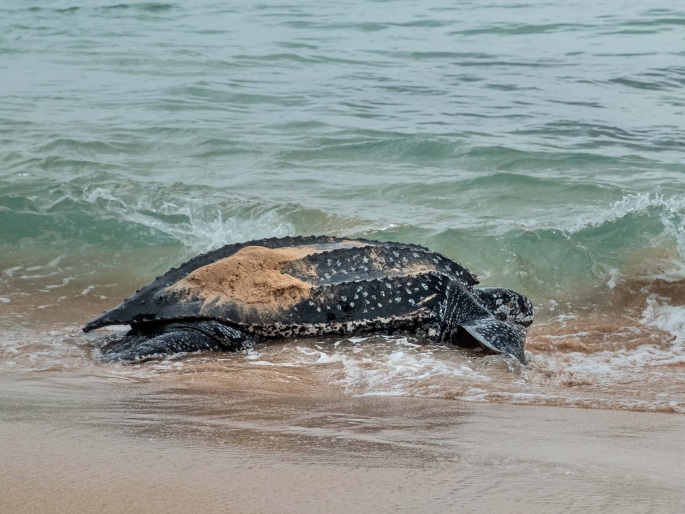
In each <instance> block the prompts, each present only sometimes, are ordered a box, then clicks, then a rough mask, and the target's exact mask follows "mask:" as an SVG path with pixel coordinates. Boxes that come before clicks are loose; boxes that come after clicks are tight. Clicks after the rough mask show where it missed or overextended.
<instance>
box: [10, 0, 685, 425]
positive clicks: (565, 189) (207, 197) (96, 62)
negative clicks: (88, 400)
mask: <svg viewBox="0 0 685 514" xmlns="http://www.w3.org/2000/svg"><path fill="white" fill-rule="evenodd" d="M683 24H685V11H683V9H681V8H680V7H678V6H676V5H675V4H673V3H670V2H669V3H663V4H661V5H657V4H653V3H652V4H650V5H649V6H645V5H644V3H643V2H630V1H628V2H621V5H620V8H618V9H617V8H616V6H611V5H606V6H605V5H599V4H597V3H596V2H593V3H590V2H586V1H578V2H572V3H570V4H566V5H565V6H559V5H554V6H552V5H551V4H539V3H536V4H526V3H512V2H467V3H462V4H460V5H458V6H455V5H452V4H451V3H448V2H439V1H435V2H427V3H426V2H423V3H420V4H417V3H411V2H392V3H390V2H347V3H336V4H335V5H332V4H330V5H328V4H321V3H316V2H312V3H306V2H305V3H299V4H297V5H285V4H278V5H276V4H273V5H272V4H263V3H254V2H248V3H243V4H241V6H240V7H230V6H223V5H219V4H216V3H213V2H207V1H201V2H193V4H192V5H185V4H182V3H178V2H167V3H138V2H131V3H124V4H116V5H114V4H110V3H107V2H90V3H88V5H84V6H81V5H79V6H76V5H74V4H72V3H69V2H66V1H61V0H60V1H56V2H52V3H50V4H49V5H47V4H45V3H44V2H39V3H35V2H28V3H26V2H14V3H7V4H4V5H3V6H2V7H0V34H2V36H1V37H0V76H2V79H0V142H1V145H0V330H2V338H1V340H0V349H1V350H2V357H1V358H0V369H2V372H3V374H4V375H5V376H7V377H13V378H12V380H15V379H17V380H19V382H18V383H22V382H21V381H22V380H23V379H25V378H31V377H34V376H39V377H40V376H43V375H42V374H41V373H43V372H45V371H46V370H47V371H49V372H50V373H57V374H58V375H59V373H69V372H72V371H73V370H81V371H80V373H84V374H85V375H88V376H93V377H100V378H101V377H108V376H110V374H116V375H117V376H126V377H134V378H141V379H142V378H144V379H145V380H171V379H172V377H183V376H186V375H189V374H190V375H193V374H206V373H209V374H212V373H216V374H219V375H220V376H221V377H222V380H227V381H228V382H227V384H229V385H230V387H233V386H235V387H238V385H239V384H234V383H233V382H232V381H233V380H238V381H239V380H242V379H243V378H241V377H245V376H247V375H250V374H254V375H255V376H259V377H260V380H261V383H262V384H263V387H264V388H266V389H270V388H274V389H278V388H279V387H283V386H284V384H287V385H288V387H291V386H294V384H298V383H300V382H302V381H305V382H307V381H313V383H314V384H315V385H312V387H315V388H317V390H318V389H321V390H325V391H329V392H331V394H333V393H336V394H337V393H343V394H345V395H349V396H360V397H365V396H411V397H436V398H449V399H460V400H466V401H469V402H489V403H493V402H507V403H516V404H531V405H547V406H549V405H554V406H574V407H593V408H600V409H625V410H644V411H660V412H679V413H682V412H683V411H685V378H684V374H683V366H685V350H684V347H683V343H684V341H685V337H684V336H683V334H685V293H683V291H684V290H685V288H684V287H683V286H684V283H683V281H685V237H684V236H683V234H684V233H685V193H684V192H683V191H685V165H683V156H684V154H683V150H682V148H683V143H684V142H685V130H684V129H683V126H682V119H683V114H684V112H683V111H684V104H683V100H682V94H681V93H682V87H683V85H684V84H685V52H683V51H682V44H681V43H682V35H681V34H682V26H683ZM311 233H317V234H320V233H328V234H333V235H346V236H365V237H368V238H376V239H381V240H396V241H403V242H413V243H420V244H424V245H426V246H428V247H430V248H431V249H433V250H436V251H439V252H441V253H444V254H445V255H447V256H449V257H450V258H453V259H455V260H457V261H458V262H460V263H462V264H464V265H465V266H467V267H468V268H470V269H471V270H472V271H473V272H475V273H476V274H478V276H479V278H480V280H481V282H482V283H483V284H484V285H494V286H504V287H511V288H515V289H517V290H520V291H521V292H524V293H526V294H527V295H529V296H530V297H531V298H532V299H533V301H534V303H535V305H536V307H537V312H538V316H537V321H536V323H535V325H534V326H533V329H532V330H531V332H530V335H529V340H528V346H527V349H528V352H529V360H530V365H529V366H528V367H527V368H525V369H522V368H520V367H519V366H517V365H515V364H513V363H512V362H509V361H507V360H506V359H504V358H502V357H492V356H489V357H483V356H481V355H478V354H475V353H469V352H467V351H464V350H459V349H454V348H445V347H437V346H430V345H426V344H424V343H423V342H422V341H416V340H406V339H388V338H375V339H374V338H372V339H371V340H356V339H354V340H351V341H347V340H345V341H336V340H312V341H289V342H285V343H275V344H269V345H261V346H258V347H256V348H255V349H253V350H251V351H249V352H244V353H239V354H235V355H223V354H222V355H199V356H189V357H186V358H179V359H170V360H168V361H161V362H151V363H146V364H140V365H135V366H120V365H103V364H100V363H98V360H97V356H98V346H99V344H100V343H99V340H98V338H97V337H85V336H84V335H82V334H81V333H80V332H79V327H80V326H82V325H83V324H84V323H85V322H87V321H88V320H90V319H91V318H92V317H93V316H95V315H96V314H98V313H99V312H100V311H102V310H104V309H107V308H110V307H112V306H114V305H116V304H117V303H118V302H119V301H120V300H121V299H123V298H125V297H126V296H128V295H130V294H131V293H132V292H133V291H134V290H135V289H136V288H137V287H140V286H141V285H143V284H145V283H147V282H148V281H150V280H151V279H153V278H154V276H155V275H156V274H159V273H162V272H164V271H165V270H166V269H167V268H168V267H169V266H171V265H177V264H179V263H181V262H182V261H183V260H185V259H186V258H189V257H190V256H192V255H194V254H195V253H197V252H201V251H207V250H209V249H213V248H217V247H219V246H221V245H223V244H226V243H229V242H236V241H243V240H247V239H254V238H259V237H269V236H282V235H287V234H311ZM36 374H37V375H36Z"/></svg>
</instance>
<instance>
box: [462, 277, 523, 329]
mask: <svg viewBox="0 0 685 514" xmlns="http://www.w3.org/2000/svg"><path fill="white" fill-rule="evenodd" d="M473 295H474V296H475V297H476V298H477V299H478V300H479V301H480V303H481V304H482V305H483V306H484V307H485V308H486V309H487V310H489V311H490V312H492V314H493V315H494V316H495V317H496V318H497V319H500V320H502V321H506V322H509V323H515V324H517V325H519V326H521V327H523V328H524V329H525V330H528V328H529V327H530V325H531V324H532V323H533V316H534V314H535V310H534V308H533V304H532V303H531V301H530V300H529V299H528V298H527V297H526V296H524V295H522V294H520V293H517V292H516V291H512V290H511V289H504V288H500V287H482V288H478V289H474V290H473Z"/></svg>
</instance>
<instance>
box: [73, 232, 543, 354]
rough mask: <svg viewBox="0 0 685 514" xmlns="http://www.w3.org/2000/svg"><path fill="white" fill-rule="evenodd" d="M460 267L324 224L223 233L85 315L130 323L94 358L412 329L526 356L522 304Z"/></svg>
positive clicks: (525, 304) (529, 311)
mask: <svg viewBox="0 0 685 514" xmlns="http://www.w3.org/2000/svg"><path fill="white" fill-rule="evenodd" d="M476 284H478V280H476V277H475V276H474V275H472V274H471V273H470V272H469V270H467V269H466V268H464V267H463V266H460V265H459V264H457V263H456V262H454V261H452V260H450V259H448V258H446V257H444V256H442V255H440V254H438V253H435V252H432V251H430V250H428V249H427V248H424V247H422V246H418V245H414V244H402V243H386V242H379V241H368V240H364V239H346V238H337V237H328V236H319V237H315V236H312V237H285V238H273V239H262V240H260V241H249V242H247V243H240V244H232V245H227V246H224V247H223V248H219V249H218V250H214V251H212V252H209V253H206V254H203V255H199V256H197V257H195V258H194V259H191V260H190V261H188V262H186V263H185V264H183V265H181V266H180V267H178V268H172V269H170V270H169V271H167V272H166V273H165V274H164V275H162V276H159V277H157V279H156V280H155V281H154V282H152V283H151V284H149V285H147V286H145V287H143V288H142V289H139V290H138V291H137V292H136V293H135V294H134V295H133V296H131V297H130V298H128V299H127V300H125V301H124V302H122V303H121V304H120V305H119V306H117V307H115V308H113V309H112V310H109V311H106V312H104V313H103V314H102V315H101V316H99V317H98V318H96V319H94V320H93V321H91V322H90V323H88V324H87V325H86V326H85V327H84V328H83V330H84V331H85V332H89V331H91V330H94V329H96V328H100V327H104V326H107V325H120V324H128V325H131V330H130V331H129V332H128V333H127V334H126V335H124V336H122V337H120V338H118V339H116V338H115V339H116V340H115V342H114V343H110V344H108V345H106V346H105V348H104V350H103V359H104V360H107V361H113V360H123V361H126V360H137V359H143V358H148V357H151V356H153V355H158V354H168V353H175V352H192V351H198V350H239V349H242V348H246V347H248V346H249V345H251V344H252V343H253V342H254V340H255V339H258V338H285V337H304V336H320V335H325V334H335V335H341V336H345V335H350V334H360V333H373V332H381V333H385V334H411V335H416V336H418V337H425V338H427V339H429V340H433V341H436V342H451V343H455V344H458V345H460V346H480V347H483V348H485V349H488V350H490V351H492V352H497V353H505V354H509V355H512V356H514V357H515V358H517V359H518V360H519V361H521V362H522V363H524V364H525V356H524V351H523V349H524V343H525V332H526V330H527V329H528V327H529V326H530V324H531V323H532V322H533V306H532V304H531V303H530V301H529V300H528V298H526V297H525V296H523V295H521V294H518V293H516V292H514V291H511V290H509V289H500V288H473V286H474V285H476Z"/></svg>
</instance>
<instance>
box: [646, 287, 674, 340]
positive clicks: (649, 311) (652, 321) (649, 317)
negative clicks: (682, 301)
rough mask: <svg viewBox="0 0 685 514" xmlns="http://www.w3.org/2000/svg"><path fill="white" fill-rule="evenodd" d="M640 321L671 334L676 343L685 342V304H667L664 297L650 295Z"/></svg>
mask: <svg viewBox="0 0 685 514" xmlns="http://www.w3.org/2000/svg"><path fill="white" fill-rule="evenodd" d="M640 322H641V323H643V324H645V325H651V326H653V327H656V328H658V329H660V330H663V331H665V332H668V333H670V334H672V335H673V337H674V340H675V342H676V343H677V344H680V343H683V342H685V305H676V306H673V305H669V304H668V303H667V301H666V300H665V299H662V298H659V297H656V296H650V297H649V298H647V307H646V308H645V310H644V311H643V313H642V319H641V320H640Z"/></svg>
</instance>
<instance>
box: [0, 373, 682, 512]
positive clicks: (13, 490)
mask: <svg viewBox="0 0 685 514" xmlns="http://www.w3.org/2000/svg"><path fill="white" fill-rule="evenodd" d="M2 382H3V384H2V387H1V388H0V391H1V392H0V398H1V399H0V408H1V409H2V412H4V413H5V414H6V416H5V417H4V419H2V420H1V421H0V437H1V438H2V441H3V444H2V447H3V450H2V453H1V456H0V510H2V512H27V513H28V512H31V513H38V512H46V513H47V512H50V513H59V512H103V513H105V512H107V513H109V512H112V513H114V512H165V513H169V512H192V511H196V512H231V513H233V512H235V513H250V512H496V511H502V512H622V513H623V512H683V511H684V510H685V478H684V475H685V465H684V464H683V459H682V455H683V434H685V417H683V416H682V415H677V414H663V413H640V412H625V411H611V410H584V409H562V408H555V407H526V406H511V405H498V404H483V405H480V404H468V403H464V402H460V401H450V400H436V399H426V398H394V397H372V398H355V397H350V396H346V395H343V394H341V393H337V392H335V391H334V390H332V389H331V390H324V391H320V390H319V391H317V388H316V387H315V383H314V382H311V383H306V380H305V381H304V382H305V383H301V382H302V381H299V382H298V385H296V386H292V384H290V385H287V386H285V387H283V388H282V390H280V391H279V390H277V389H278V388H275V387H273V385H271V386H270V387H269V389H260V388H259V377H258V376H257V377H255V379H254V380H248V381H247V382H242V383H241V382H240V380H237V381H234V383H233V386H234V390H233V391H228V390H226V389H225V388H224V387H222V386H221V385H218V384H219V382H217V380H216V379H215V378H212V379H207V377H206V376H204V377H202V376H201V377H198V378H197V379H194V378H193V377H185V379H184V380H182V381H179V380H178V379H177V378H174V379H173V380H172V379H168V380H148V379H144V378H141V379H139V380H136V379H135V378H131V377H130V376H129V377H126V378H123V377H117V376H116V374H114V373H112V374H110V375H109V376H108V377H106V378H105V377H100V378H98V379H94V378H93V377H92V376H87V375H86V374H79V373H76V372H75V373H71V374H69V373H65V372H64V371H61V372H60V373H51V372H44V373H39V374H37V376H34V377H30V376H27V375H26V374H23V373H22V374H13V373H7V374H4V375H3V377H2Z"/></svg>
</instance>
